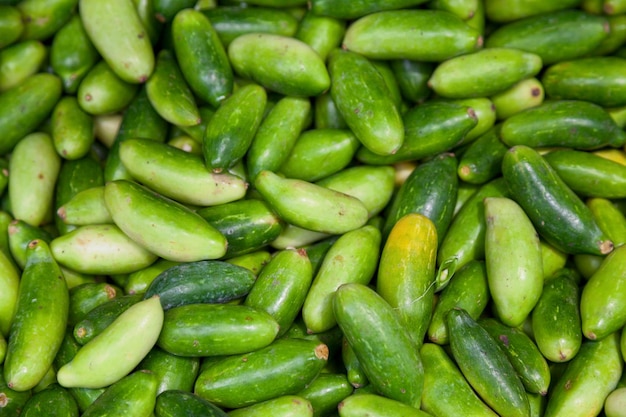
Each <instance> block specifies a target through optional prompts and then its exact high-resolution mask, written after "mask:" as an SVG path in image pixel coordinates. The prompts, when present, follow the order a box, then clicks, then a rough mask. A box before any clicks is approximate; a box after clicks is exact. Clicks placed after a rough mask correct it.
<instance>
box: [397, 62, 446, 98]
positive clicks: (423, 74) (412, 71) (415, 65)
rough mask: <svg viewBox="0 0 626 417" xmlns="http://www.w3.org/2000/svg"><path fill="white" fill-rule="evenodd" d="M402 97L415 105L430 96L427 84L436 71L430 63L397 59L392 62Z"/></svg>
mask: <svg viewBox="0 0 626 417" xmlns="http://www.w3.org/2000/svg"><path fill="white" fill-rule="evenodd" d="M390 65H391V69H392V71H393V73H394V75H395V78H396V81H397V82H398V86H399V87H400V93H401V94H402V97H404V98H405V99H406V100H409V101H411V102H413V103H420V102H422V101H424V100H425V99H426V98H428V96H429V95H430V93H431V91H430V89H429V88H428V85H426V83H427V82H428V79H429V78H430V76H431V75H432V73H433V71H434V70H435V64H433V63H430V62H421V61H413V60H410V59H396V60H392V61H391V62H390Z"/></svg>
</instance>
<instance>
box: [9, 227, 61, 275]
mask: <svg viewBox="0 0 626 417" xmlns="http://www.w3.org/2000/svg"><path fill="white" fill-rule="evenodd" d="M7 233H8V235H9V249H10V252H11V258H12V259H13V261H14V262H15V264H16V265H17V266H19V267H20V268H21V269H24V266H25V265H26V256H27V253H28V244H29V243H30V241H31V240H34V239H39V240H43V241H45V242H46V243H48V244H49V243H50V241H52V235H51V234H50V233H48V232H47V231H46V230H45V229H43V228H41V227H37V226H33V225H31V224H29V223H26V222H25V221H24V220H19V219H14V220H12V221H11V222H10V223H9V225H8V227H7Z"/></svg>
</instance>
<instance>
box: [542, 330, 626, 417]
mask: <svg viewBox="0 0 626 417" xmlns="http://www.w3.org/2000/svg"><path fill="white" fill-rule="evenodd" d="M623 367H624V360H623V359H622V357H621V354H620V348H619V335H618V334H617V333H613V334H611V335H609V336H607V337H605V338H604V339H603V340H602V341H599V342H595V341H586V342H584V343H583V345H582V347H581V348H580V351H579V352H578V354H577V355H576V356H575V357H574V358H573V359H572V360H571V361H570V362H569V365H568V366H567V368H566V369H565V372H564V373H563V375H562V376H561V377H560V378H559V379H558V382H557V383H556V385H554V386H553V387H552V389H551V391H552V394H551V396H550V398H549V400H548V404H547V405H546V410H545V413H544V416H545V417H555V416H565V415H568V416H572V415H598V414H600V412H601V410H602V407H603V405H604V400H605V399H606V397H607V396H608V395H609V394H610V393H611V392H612V391H613V389H615V387H616V386H617V383H618V381H619V379H620V376H621V374H622V369H623Z"/></svg>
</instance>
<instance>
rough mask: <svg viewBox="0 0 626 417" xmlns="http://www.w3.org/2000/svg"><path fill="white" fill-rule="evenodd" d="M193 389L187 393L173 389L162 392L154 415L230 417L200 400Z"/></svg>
mask: <svg viewBox="0 0 626 417" xmlns="http://www.w3.org/2000/svg"><path fill="white" fill-rule="evenodd" d="M192 389H193V387H192ZM192 389H191V390H187V391H184V390H180V389H173V390H168V391H167V392H161V393H160V394H159V395H158V396H157V400H156V406H155V409H154V413H155V414H154V415H155V416H156V417H179V416H198V417H200V416H204V417H228V414H226V412H224V411H222V409H221V408H218V407H216V406H215V405H213V404H211V403H210V402H208V401H206V400H205V399H203V398H200V397H199V396H198V395H196V394H194V393H193V392H192Z"/></svg>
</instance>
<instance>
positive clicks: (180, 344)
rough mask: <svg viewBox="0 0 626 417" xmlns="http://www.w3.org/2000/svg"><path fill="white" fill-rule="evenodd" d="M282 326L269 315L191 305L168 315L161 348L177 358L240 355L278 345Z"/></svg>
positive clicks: (249, 309)
mask: <svg viewBox="0 0 626 417" xmlns="http://www.w3.org/2000/svg"><path fill="white" fill-rule="evenodd" d="M278 329H279V325H278V322H277V321H276V320H274V318H273V317H272V316H271V315H270V314H269V313H267V312H265V311H263V310H261V309H258V308H255V307H250V306H243V305H231V304H187V305H182V306H178V307H174V308H171V309H169V310H167V311H166V313H165V320H164V322H163V329H162V330H161V334H160V336H159V339H158V341H157V345H158V346H159V347H160V348H161V349H163V350H165V351H167V352H170V353H172V354H174V355H179V356H191V357H196V356H197V357H203V356H220V355H238V354H241V353H247V352H253V351H255V350H258V349H261V348H264V347H265V346H267V345H269V344H270V343H272V341H274V339H275V338H276V335H277V334H278Z"/></svg>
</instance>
